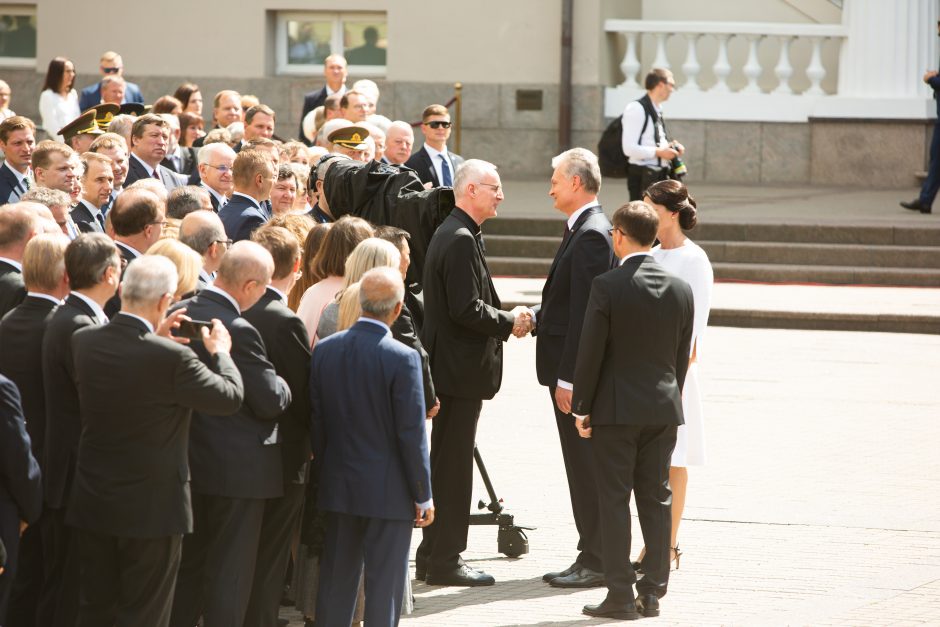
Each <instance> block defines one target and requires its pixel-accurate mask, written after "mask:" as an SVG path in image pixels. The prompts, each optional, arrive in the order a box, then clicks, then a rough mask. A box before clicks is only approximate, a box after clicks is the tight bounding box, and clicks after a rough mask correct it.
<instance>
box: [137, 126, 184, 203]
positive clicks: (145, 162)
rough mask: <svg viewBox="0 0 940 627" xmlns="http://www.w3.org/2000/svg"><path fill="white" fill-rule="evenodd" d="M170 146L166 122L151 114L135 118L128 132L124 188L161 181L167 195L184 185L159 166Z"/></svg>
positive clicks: (170, 172)
mask: <svg viewBox="0 0 940 627" xmlns="http://www.w3.org/2000/svg"><path fill="white" fill-rule="evenodd" d="M169 145H170V125H169V124H168V123H167V121H166V120H164V119H163V118H162V117H160V116H159V115H156V114H153V113H147V114H145V115H142V116H140V117H139V118H137V120H135V121H134V126H133V127H132V128H131V155H130V161H129V163H128V169H127V178H126V179H124V188H125V189H126V188H128V187H130V186H131V185H133V184H134V183H135V182H136V181H139V180H140V179H145V178H151V179H156V180H158V181H160V182H161V183H163V186H164V187H166V190H167V191H168V192H169V191H172V190H174V189H176V188H177V187H180V186H181V185H185V179H182V178H180V177H179V176H178V175H177V174H176V173H175V172H173V170H171V169H169V168H168V167H166V166H164V165H161V162H162V161H163V159H164V158H165V157H166V153H167V150H168V148H169Z"/></svg>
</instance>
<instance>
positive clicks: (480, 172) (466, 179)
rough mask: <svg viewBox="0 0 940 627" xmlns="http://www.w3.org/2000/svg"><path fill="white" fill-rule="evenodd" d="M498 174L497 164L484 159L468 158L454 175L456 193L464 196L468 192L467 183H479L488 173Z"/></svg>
mask: <svg viewBox="0 0 940 627" xmlns="http://www.w3.org/2000/svg"><path fill="white" fill-rule="evenodd" d="M490 173H492V174H496V166H495V165H493V164H492V163H490V162H489V161H483V160H482V159H467V160H466V161H464V162H463V165H461V166H460V167H459V168H457V175H456V176H455V177H454V194H455V195H457V196H463V195H464V194H466V193H467V185H469V184H470V183H479V182H480V181H482V180H483V177H484V176H486V175H487V174H490Z"/></svg>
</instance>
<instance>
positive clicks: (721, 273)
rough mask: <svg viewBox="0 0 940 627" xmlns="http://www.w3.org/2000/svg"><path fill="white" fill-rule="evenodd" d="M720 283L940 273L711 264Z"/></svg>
mask: <svg viewBox="0 0 940 627" xmlns="http://www.w3.org/2000/svg"><path fill="white" fill-rule="evenodd" d="M549 265H550V264H549ZM712 268H713V269H714V271H715V278H716V279H719V280H725V281H728V280H737V281H759V282H764V283H827V284H835V285H894V286H918V287H940V269H925V268H897V267H891V268H871V267H849V266H845V267H839V266H816V265H793V264H761V263H727V262H717V263H715V262H713V263H712Z"/></svg>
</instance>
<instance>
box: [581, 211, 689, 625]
mask: <svg viewBox="0 0 940 627" xmlns="http://www.w3.org/2000/svg"><path fill="white" fill-rule="evenodd" d="M612 221H613V225H614V228H613V229H612V234H613V240H614V251H615V252H616V254H617V256H618V257H619V258H621V259H622V262H621V265H620V267H618V268H615V269H614V270H611V271H610V272H607V273H604V274H602V275H601V276H599V277H597V278H596V279H594V281H593V283H592V284H591V295H590V297H589V299H588V304H587V310H586V312H585V314H584V326H583V328H582V331H581V345H580V348H579V349H578V360H577V364H576V366H575V371H574V392H573V396H572V403H571V412H572V413H573V414H574V415H575V418H576V423H575V424H576V426H577V428H578V431H579V432H580V433H581V435H582V437H586V438H590V442H591V447H592V449H593V453H594V464H595V477H596V480H597V493H598V500H599V504H600V508H599V515H600V531H601V541H602V545H603V558H604V577H605V579H606V583H607V590H608V592H607V598H606V599H604V601H603V602H601V603H599V604H597V605H585V606H584V613H585V614H588V615H590V616H603V617H609V618H620V619H627V620H629V619H635V618H637V617H638V616H639V615H643V616H658V615H659V598H660V597H662V596H663V595H665V594H666V584H667V582H668V580H669V557H670V552H669V536H670V531H671V529H672V514H671V511H670V508H671V504H672V492H671V491H670V489H669V463H670V459H671V456H672V450H673V449H674V448H675V446H676V429H677V427H678V426H679V425H680V424H682V423H683V422H684V418H683V416H682V385H683V383H685V374H686V371H687V370H688V366H689V349H690V347H691V342H692V315H693V309H694V308H693V302H692V289H691V288H690V287H689V285H688V284H687V283H686V282H685V281H683V280H682V279H680V278H678V277H676V276H674V275H672V274H669V273H668V272H666V270H665V269H663V267H662V266H660V265H659V264H658V263H656V261H655V260H654V259H653V257H652V255H650V254H649V249H650V246H652V244H653V241H654V240H655V239H656V229H657V227H658V226H659V219H658V218H657V215H656V211H655V210H654V209H653V208H652V207H650V206H649V205H647V204H646V203H644V202H640V201H634V202H631V203H630V204H628V205H625V206H623V207H621V208H620V209H618V210H617V211H616V212H615V213H614V216H613V220H612ZM631 492H633V493H634V496H635V498H636V503H637V514H638V515H639V519H640V527H641V528H642V530H643V539H644V541H645V542H646V557H645V558H644V560H643V573H644V575H643V577H642V578H641V579H640V580H639V581H637V580H636V573H635V572H634V571H633V567H632V566H631V565H630V507H629V503H630V493H631ZM634 582H636V592H637V594H636V598H635V597H634V593H633V584H634Z"/></svg>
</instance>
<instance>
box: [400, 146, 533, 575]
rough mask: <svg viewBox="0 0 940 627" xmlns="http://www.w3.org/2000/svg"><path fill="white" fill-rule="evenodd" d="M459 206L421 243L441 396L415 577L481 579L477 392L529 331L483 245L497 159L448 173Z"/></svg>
mask: <svg viewBox="0 0 940 627" xmlns="http://www.w3.org/2000/svg"><path fill="white" fill-rule="evenodd" d="M454 193H455V196H456V204H457V206H456V207H455V208H454V210H453V211H451V213H450V215H449V216H447V218H446V219H445V220H444V222H443V223H442V224H441V226H440V227H438V229H437V231H436V232H435V233H434V237H432V238H431V243H430V244H429V246H428V253H427V258H426V260H425V265H424V308H425V311H424V325H423V327H422V330H421V342H422V343H423V344H424V347H425V349H426V350H427V351H428V355H429V356H430V358H431V376H432V377H433V379H434V386H435V388H436V389H437V396H438V398H439V399H440V402H441V408H440V412H439V413H438V415H437V417H436V418H435V419H434V427H433V430H432V433H431V480H432V482H433V487H434V493H435V494H436V495H437V499H438V501H437V508H438V517H437V523H436V524H435V525H434V526H432V527H428V528H426V529H425V530H424V539H423V540H422V542H421V546H420V547H418V554H417V560H416V566H417V568H416V570H417V576H418V578H419V579H423V578H425V577H426V579H427V582H428V583H429V584H431V585H443V586H486V585H492V584H493V583H494V580H493V577H491V576H490V575H487V574H486V573H484V572H482V571H478V570H474V569H472V568H470V567H469V566H467V565H466V564H465V563H464V562H463V560H462V559H461V558H460V553H461V552H462V551H463V550H464V549H466V548H467V529H468V525H469V522H470V497H471V492H472V489H473V442H474V439H475V437H476V430H477V420H479V418H480V410H481V409H482V408H483V401H484V400H489V399H491V398H493V397H494V396H495V395H496V392H497V391H498V390H499V386H500V383H501V382H502V378H503V342H504V341H506V340H507V339H508V338H509V334H510V333H513V332H514V331H515V332H516V333H517V334H518V335H520V336H521V335H523V334H524V333H527V332H528V331H529V322H530V319H531V316H530V314H529V311H528V309H526V308H525V307H519V308H517V309H515V310H513V311H511V312H510V311H502V310H501V309H500V307H501V304H500V302H499V296H497V294H496V288H495V287H494V286H493V279H492V277H490V270H489V268H488V267H487V265H486V258H485V256H484V252H483V239H482V232H481V231H480V225H481V224H483V222H485V221H486V220H489V219H490V218H492V217H494V216H495V215H496V207H497V206H498V205H499V203H501V202H502V200H503V190H502V185H501V184H500V180H499V174H498V173H497V172H496V166H494V165H493V164H492V163H487V162H486V161H480V160H478V159H470V160H469V161H467V162H466V163H465V164H464V165H463V167H462V168H461V169H460V170H459V171H458V172H457V177H456V180H455V181H454Z"/></svg>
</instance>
